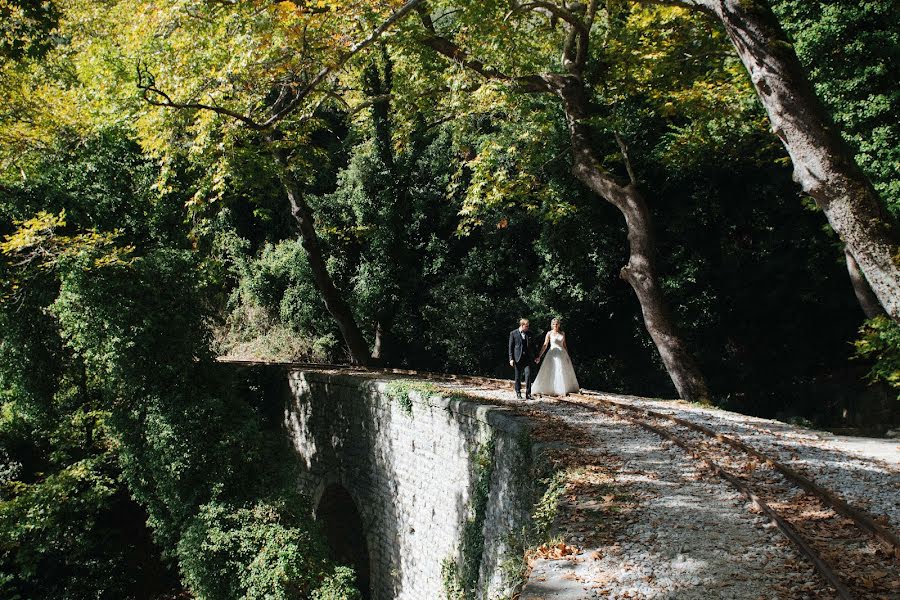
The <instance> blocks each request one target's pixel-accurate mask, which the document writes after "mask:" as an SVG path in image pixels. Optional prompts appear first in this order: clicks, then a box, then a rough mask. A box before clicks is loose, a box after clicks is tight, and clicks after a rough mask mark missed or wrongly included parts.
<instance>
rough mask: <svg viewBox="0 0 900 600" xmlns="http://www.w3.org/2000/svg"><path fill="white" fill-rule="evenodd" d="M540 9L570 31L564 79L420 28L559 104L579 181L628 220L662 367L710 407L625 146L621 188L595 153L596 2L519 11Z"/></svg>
mask: <svg viewBox="0 0 900 600" xmlns="http://www.w3.org/2000/svg"><path fill="white" fill-rule="evenodd" d="M535 8H538V9H547V10H549V9H551V8H552V11H553V12H554V14H555V15H556V16H558V17H559V18H560V19H562V20H564V21H565V22H566V23H567V24H568V26H569V34H568V36H567V38H566V41H565V46H564V48H563V52H562V57H561V62H562V68H563V70H564V71H565V72H566V73H565V74H562V73H543V74H532V75H525V76H518V77H511V76H508V75H506V74H504V73H503V72H501V71H499V70H497V69H495V68H493V67H490V66H488V65H486V64H485V63H483V62H482V61H480V60H477V59H475V58H472V57H471V56H469V55H468V54H467V53H466V52H465V50H463V49H462V48H461V47H460V46H458V45H457V44H456V43H454V42H453V41H452V40H449V39H447V38H444V37H441V36H439V35H438V34H437V32H436V30H435V26H434V23H433V21H432V19H431V17H430V16H429V15H428V14H427V12H426V11H425V10H424V9H422V8H421V7H420V8H419V9H418V10H419V14H420V16H421V19H422V24H423V25H424V26H425V29H426V30H427V31H428V32H429V34H430V35H429V36H428V37H426V38H425V39H423V40H422V42H423V44H425V45H427V46H429V47H430V48H432V49H434V50H435V51H437V52H438V53H440V54H442V55H444V56H446V57H447V58H449V59H451V60H454V61H457V62H459V63H461V64H462V65H464V66H465V67H466V68H468V69H470V70H472V71H475V72H477V73H479V74H481V75H482V76H484V77H486V78H488V79H493V80H497V81H503V82H506V83H507V84H509V85H511V86H512V87H514V88H515V89H517V90H518V91H520V92H522V93H550V94H553V95H555V96H556V97H557V98H558V99H559V100H560V102H561V103H562V107H563V111H564V112H565V115H566V123H567V125H568V129H569V136H570V138H571V142H572V153H573V159H574V160H573V166H572V173H573V175H574V176H575V177H576V178H577V179H578V180H579V181H581V182H582V183H583V184H584V185H585V186H587V187H588V188H589V189H590V190H591V191H593V192H594V193H595V194H597V195H598V196H600V197H601V198H603V199H604V200H606V201H607V202H609V203H610V204H612V205H613V206H615V207H616V208H617V209H619V211H620V212H621V213H622V216H623V217H625V224H626V227H627V230H628V246H629V258H628V263H627V264H626V265H625V266H624V267H622V270H621V272H620V276H621V277H622V279H623V280H624V281H626V282H627V283H628V284H629V285H630V286H631V288H632V289H633V290H634V293H635V295H636V296H637V299H638V302H639V303H640V305H641V313H642V315H643V318H644V326H645V327H646V329H647V332H648V333H649V334H650V337H651V339H652V340H653V343H654V344H655V345H656V349H657V351H658V352H659V355H660V358H661V359H662V362H663V365H664V366H665V369H666V371H667V372H668V374H669V377H670V378H671V380H672V383H673V384H674V386H675V389H676V391H677V392H678V395H679V396H680V397H681V398H683V399H685V400H690V401H693V402H708V401H709V400H710V397H709V389H708V388H707V386H706V381H705V379H704V378H703V375H702V373H701V372H700V369H699V367H698V365H697V362H696V361H695V359H694V357H693V355H692V354H691V353H690V352H689V351H688V349H687V344H686V343H685V342H684V340H683V339H682V337H681V336H680V335H679V333H678V331H677V328H676V327H675V325H674V320H673V318H672V315H671V312H670V310H669V307H668V304H667V303H666V300H665V297H664V296H663V293H662V288H661V286H660V284H659V279H658V277H657V273H656V259H655V256H654V254H655V250H654V246H655V243H654V235H653V227H652V219H651V216H650V211H649V209H648V207H647V203H646V201H645V200H644V197H643V196H642V195H641V193H640V190H639V189H638V187H637V182H636V181H635V180H634V176H633V173H634V172H633V170H632V168H631V165H630V161H629V159H628V156H627V153H626V151H625V148H624V145H623V156H624V158H625V161H626V164H627V166H628V172H629V175H630V176H631V181H630V182H628V183H620V182H619V181H618V180H617V178H616V177H614V176H613V175H612V174H610V173H609V172H607V171H606V170H605V169H604V168H603V167H602V166H601V163H600V160H599V158H598V157H597V156H596V154H595V152H594V149H593V145H592V140H591V131H590V126H589V125H588V122H587V118H588V117H589V116H590V100H589V94H588V91H587V86H586V85H585V83H584V79H583V73H584V71H585V67H586V64H587V60H588V57H589V52H588V46H589V42H590V32H591V25H592V23H593V19H594V15H595V14H596V11H597V1H596V0H592V1H591V2H590V3H589V4H588V5H577V6H574V5H573V8H575V9H576V12H573V11H571V10H568V9H566V8H563V7H561V6H559V5H556V4H552V3H529V4H523V5H518V6H517V8H516V10H520V11H522V10H531V9H535ZM514 12H515V11H514ZM617 140H618V137H617ZM619 141H621V140H619Z"/></svg>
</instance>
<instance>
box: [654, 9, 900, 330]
mask: <svg viewBox="0 0 900 600" xmlns="http://www.w3.org/2000/svg"><path fill="white" fill-rule="evenodd" d="M666 3H669V4H681V5H684V6H687V7H689V8H699V9H701V10H703V11H705V12H707V13H710V14H712V15H713V16H715V17H716V18H718V19H719V20H720V21H721V22H722V24H723V25H724V26H725V31H726V33H727V35H728V37H729V38H730V39H731V42H732V43H733V44H734V47H735V49H736V50H737V53H738V56H740V58H741V61H742V62H743V63H744V66H745V67H746V68H747V71H748V72H749V73H750V78H751V80H752V81H753V86H754V87H755V88H756V92H757V94H758V95H759V99H760V101H761V102H762V104H763V106H764V107H765V109H766V112H767V113H768V115H769V120H770V121H771V124H772V130H773V131H774V132H775V134H776V135H778V137H779V138H780V139H781V141H782V143H783V144H784V147H785V148H786V149H787V151H788V154H790V156H791V160H792V162H793V165H794V179H795V180H796V181H797V182H798V183H799V184H800V185H801V187H802V188H803V191H804V192H806V193H807V194H809V195H810V196H812V197H813V198H814V199H815V200H816V203H817V204H818V206H819V207H820V208H821V209H822V211H823V212H824V213H825V217H826V218H827V219H828V222H829V223H830V224H831V227H832V228H834V230H835V231H836V232H837V233H838V235H839V236H840V237H841V239H842V240H843V242H844V244H845V246H846V248H847V250H848V251H849V252H850V254H852V255H853V258H854V259H855V260H856V263H857V264H858V265H859V268H860V270H861V271H862V272H863V273H864V274H865V278H866V281H868V283H869V285H870V286H871V289H872V291H873V293H874V294H875V296H876V297H877V298H878V301H879V303H880V304H881V306H883V307H884V309H885V311H886V312H887V314H888V315H890V317H891V318H892V319H894V320H895V321H898V322H900V233H898V229H897V225H896V223H894V222H893V220H892V218H891V216H890V215H889V213H888V212H887V209H886V208H885V206H884V204H883V203H882V201H881V199H880V198H879V196H878V193H877V192H876V191H875V188H874V187H873V186H872V184H871V182H870V181H869V179H868V177H866V175H865V173H863V171H862V169H860V168H859V165H857V164H856V160H855V158H854V156H853V152H852V151H851V149H850V148H849V146H848V145H847V144H846V143H845V142H844V140H843V139H842V138H841V135H840V132H839V131H838V129H837V128H836V127H835V125H834V124H833V122H832V121H831V118H830V117H829V115H828V112H827V111H826V109H825V106H824V105H823V104H822V102H821V101H820V100H819V98H818V96H817V95H816V92H815V89H814V88H813V86H812V83H811V82H810V80H809V79H808V78H807V76H806V74H805V72H804V69H803V67H802V65H801V64H800V60H799V58H797V54H796V52H795V51H794V48H793V46H792V45H791V44H790V42H789V41H788V39H787V35H786V34H785V33H784V31H783V30H782V28H781V25H780V23H779V22H778V19H777V18H776V17H775V14H774V13H773V12H772V9H771V8H770V6H769V4H768V2H766V1H765V0H675V1H668V2H666Z"/></svg>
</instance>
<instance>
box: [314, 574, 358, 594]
mask: <svg viewBox="0 0 900 600" xmlns="http://www.w3.org/2000/svg"><path fill="white" fill-rule="evenodd" d="M355 581H356V574H355V573H354V572H353V569H351V568H350V567H335V568H334V573H333V574H331V575H329V576H328V577H326V578H325V581H324V582H322V584H321V585H320V586H319V587H318V588H316V589H315V590H314V591H313V594H312V600H362V594H361V593H360V591H359V590H358V589H356V587H355Z"/></svg>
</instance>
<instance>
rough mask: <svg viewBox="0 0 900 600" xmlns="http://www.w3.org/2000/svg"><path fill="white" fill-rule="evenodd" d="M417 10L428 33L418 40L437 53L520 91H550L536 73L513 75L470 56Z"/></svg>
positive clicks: (486, 77) (421, 11)
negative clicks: (439, 31) (440, 33)
mask: <svg viewBox="0 0 900 600" xmlns="http://www.w3.org/2000/svg"><path fill="white" fill-rule="evenodd" d="M417 10H418V12H419V17H420V19H421V21H422V25H423V26H424V27H425V30H426V31H428V33H429V34H430V35H429V36H428V37H426V38H423V39H422V40H420V41H421V42H422V44H424V45H426V46H428V47H429V48H431V49H432V50H434V51H435V52H437V53H438V54H441V55H443V56H445V57H447V58H449V59H450V60H452V61H454V62H457V63H459V64H461V65H462V66H463V67H465V68H467V69H469V70H470V71H474V72H476V73H478V74H479V75H481V76H482V77H484V78H485V79H491V80H494V81H502V82H504V83H509V84H511V85H513V86H514V87H515V88H516V89H518V90H519V91H522V92H528V93H538V92H549V91H551V90H550V87H549V86H548V85H547V82H546V81H544V79H543V78H541V77H539V76H537V75H526V76H519V77H513V76H511V75H507V74H506V73H504V72H503V71H500V70H499V69H496V68H494V67H491V66H488V65H486V64H484V63H483V62H482V61H480V60H478V59H475V58H472V57H470V56H469V54H468V52H466V51H465V50H463V49H462V48H461V47H460V46H459V45H458V44H456V42H453V41H451V40H449V39H447V38H445V37H442V36H440V35H438V33H437V30H436V29H435V27H434V22H433V21H432V20H431V15H429V14H428V12H427V11H426V10H425V9H424V8H419V9H417Z"/></svg>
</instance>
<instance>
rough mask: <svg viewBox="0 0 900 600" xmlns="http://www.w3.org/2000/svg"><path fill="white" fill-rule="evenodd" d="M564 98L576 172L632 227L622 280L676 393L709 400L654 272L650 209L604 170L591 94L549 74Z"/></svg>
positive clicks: (630, 188) (633, 188)
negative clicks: (593, 129) (590, 120)
mask: <svg viewBox="0 0 900 600" xmlns="http://www.w3.org/2000/svg"><path fill="white" fill-rule="evenodd" d="M545 80H546V81H547V82H548V84H549V85H550V87H551V89H553V90H554V92H555V93H556V95H557V96H559V98H560V99H561V100H562V104H563V110H564V112H565V114H566V121H567V124H568V128H569V136H570V138H571V141H572V151H573V154H574V164H573V167H572V172H573V174H574V175H575V176H576V177H577V178H578V180H579V181H581V182H582V183H583V184H584V185H586V186H587V187H588V188H589V189H590V190H591V191H593V192H594V193H595V194H597V195H598V196H600V197H601V198H603V199H604V200H606V201H607V202H609V203H610V204H612V205H613V206H615V207H616V208H618V209H619V211H620V212H621V213H622V216H624V217H625V224H626V227H627V229H628V249H629V257H628V263H627V264H626V265H625V266H624V267H622V270H621V273H620V276H621V277H622V279H623V280H625V281H626V282H628V284H629V285H631V288H632V289H633V290H634V293H635V295H636V296H637V298H638V302H640V305H641V312H642V313H643V317H644V326H645V327H646V328H647V332H648V333H649V334H650V337H651V338H652V339H653V343H654V344H656V349H657V351H658V352H659V356H660V358H661V359H662V361H663V365H665V368H666V371H668V373H669V377H671V379H672V383H673V384H674V385H675V389H676V390H677V391H678V395H679V396H680V397H681V398H683V399H685V400H690V401H693V402H708V401H709V389H708V388H707V386H706V381H705V380H704V378H703V375H702V374H701V372H700V369H699V367H698V366H697V363H696V361H695V360H694V357H693V356H692V355H691V353H690V352H689V351H688V349H687V345H686V344H685V343H684V340H682V338H681V336H680V335H679V334H678V331H677V329H676V328H675V325H674V323H673V319H672V316H671V313H670V311H669V308H668V305H667V303H666V300H665V297H664V296H663V293H662V289H661V287H660V285H659V279H658V277H657V274H656V259H655V248H654V247H655V243H654V236H653V228H652V225H651V218H650V211H649V209H648V207H647V203H646V201H645V200H644V197H643V196H642V195H641V193H640V191H639V190H638V189H637V186H636V185H635V183H634V182H633V181H632V182H631V183H628V184H625V185H623V184H621V183H619V182H618V181H617V180H616V179H615V178H614V177H613V176H612V175H610V174H609V173H607V172H606V171H605V170H604V169H603V168H602V167H601V166H600V162H599V160H598V159H597V157H596V156H595V154H594V150H593V146H592V144H591V138H590V127H589V126H588V125H587V124H586V122H585V119H587V117H588V107H589V104H588V96H587V93H586V91H585V89H584V84H583V82H582V81H581V80H580V79H579V78H577V77H575V76H564V75H555V76H545Z"/></svg>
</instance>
